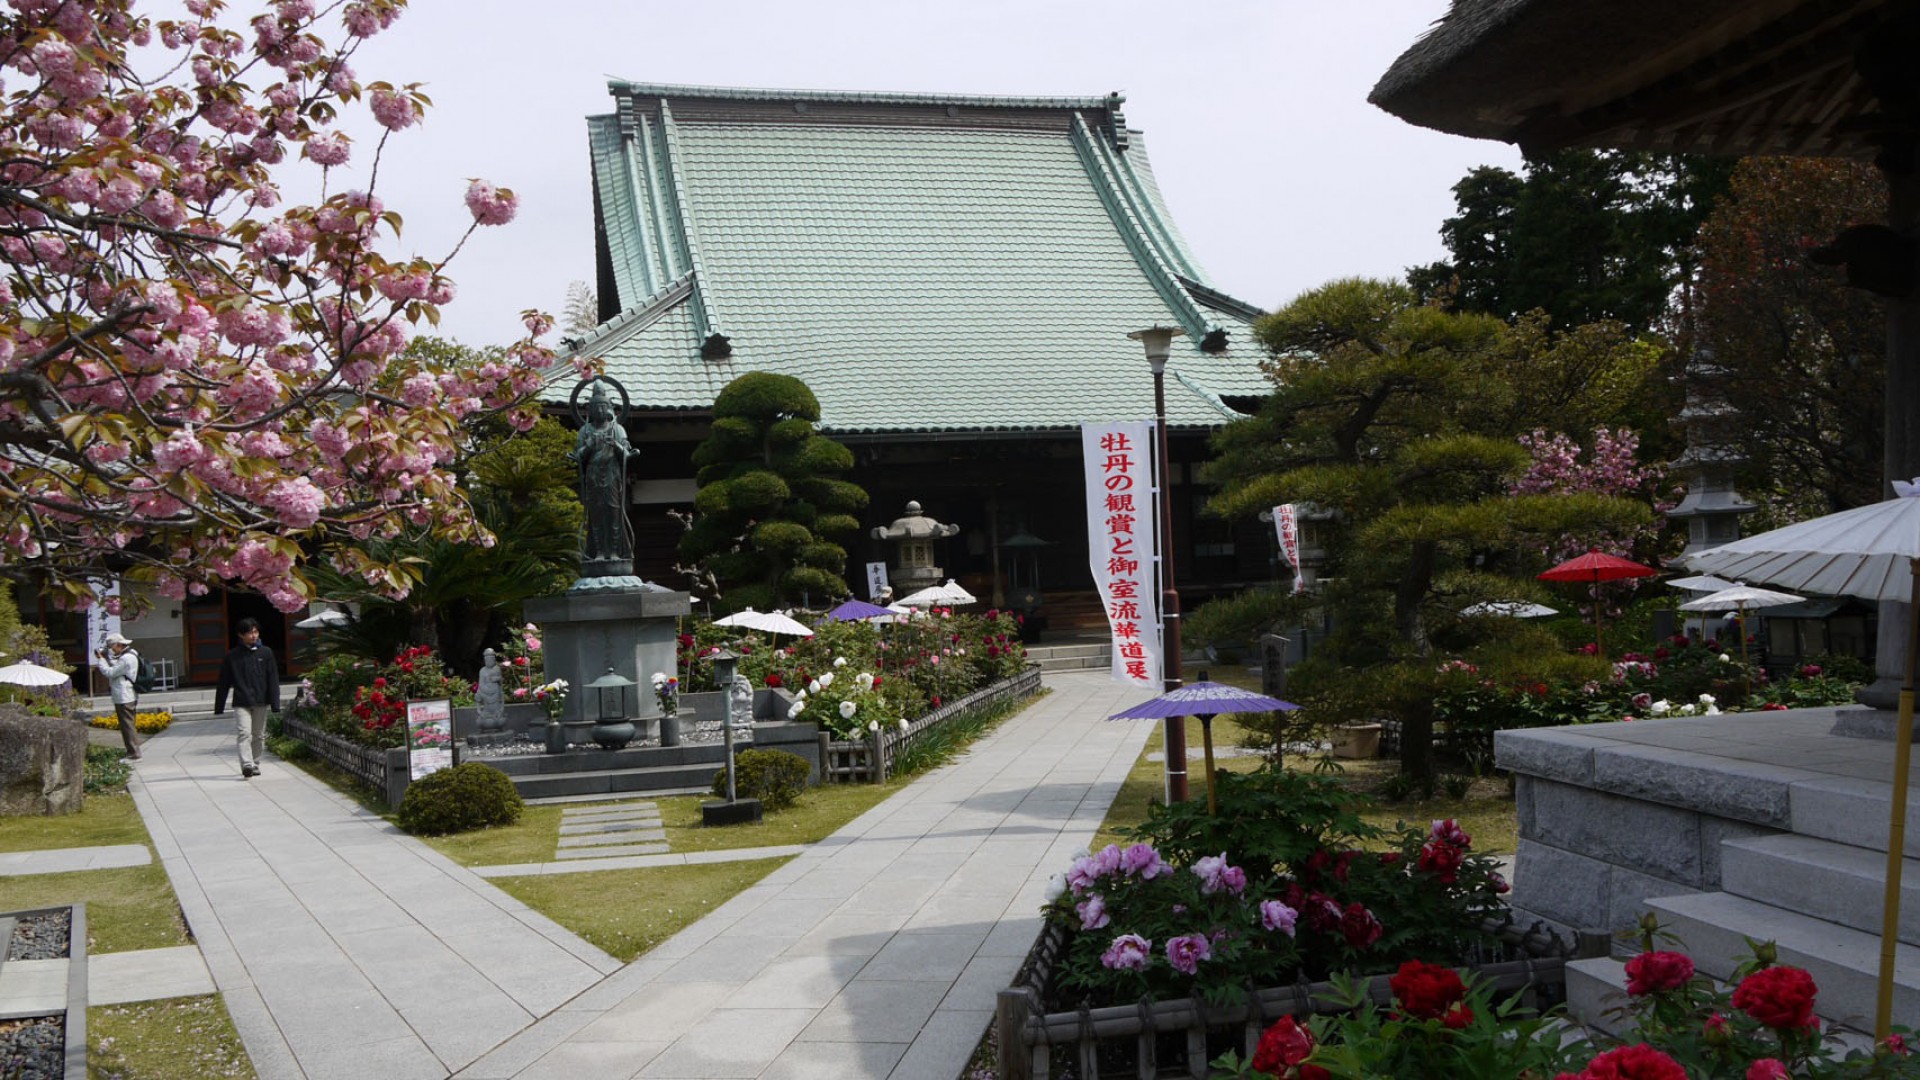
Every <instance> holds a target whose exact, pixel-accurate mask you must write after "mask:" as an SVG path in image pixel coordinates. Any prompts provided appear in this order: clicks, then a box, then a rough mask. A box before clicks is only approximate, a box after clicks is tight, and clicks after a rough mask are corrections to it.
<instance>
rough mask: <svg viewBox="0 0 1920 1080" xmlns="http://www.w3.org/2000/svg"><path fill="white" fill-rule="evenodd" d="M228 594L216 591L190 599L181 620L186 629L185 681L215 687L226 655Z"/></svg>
mask: <svg viewBox="0 0 1920 1080" xmlns="http://www.w3.org/2000/svg"><path fill="white" fill-rule="evenodd" d="M226 599H227V597H226V593H224V592H213V593H210V594H208V595H206V596H196V597H193V598H192V599H190V600H188V601H187V603H186V608H185V610H184V611H183V612H182V613H181V617H182V618H183V619H184V620H185V621H186V624H187V626H186V630H187V671H186V681H187V682H188V683H190V684H192V685H195V686H212V685H213V684H214V683H216V682H218V681H219V679H220V661H221V659H222V658H224V657H225V656H226V655H227V604H226Z"/></svg>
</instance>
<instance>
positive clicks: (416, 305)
mask: <svg viewBox="0 0 1920 1080" xmlns="http://www.w3.org/2000/svg"><path fill="white" fill-rule="evenodd" d="M405 4H406V0H333V2H326V0H278V2H275V3H270V4H266V5H264V10H262V11H261V12H260V13H259V14H256V15H253V16H252V17H251V18H244V17H242V16H238V15H233V14H230V13H229V11H228V9H227V5H226V4H225V3H224V2H222V0H182V2H181V3H180V5H179V6H178V7H177V8H173V7H170V8H169V10H170V11H175V12H180V13H181V15H182V17H179V18H159V17H154V16H151V15H148V14H145V13H142V12H140V11H137V10H136V7H137V6H139V5H138V4H137V3H136V0H7V3H6V7H5V9H4V10H0V143H4V149H0V573H5V574H7V575H9V576H11V577H13V578H15V579H19V580H33V581H37V582H39V583H40V584H41V585H42V586H43V587H45V588H47V589H48V590H49V592H50V593H51V594H52V595H53V596H54V597H55V599H56V600H63V601H65V602H67V603H71V604H73V605H75V606H80V607H84V606H87V605H88V604H90V603H92V602H93V599H94V598H93V592H92V590H93V586H92V585H91V584H90V583H89V582H90V579H95V580H97V579H98V578H100V577H101V576H102V575H103V574H113V573H119V574H122V575H124V576H126V577H127V578H129V579H132V580H135V581H142V582H145V583H146V584H148V585H149V586H150V587H151V588H152V589H153V590H154V591H156V592H158V593H159V594H161V595H164V596H170V597H174V598H180V597H182V596H184V595H186V594H187V593H190V592H204V591H205V590H207V589H208V588H210V587H214V586H217V585H219V584H221V583H231V584H238V585H240V586H242V587H246V588H251V589H254V590H257V591H259V592H260V593H262V594H263V595H265V596H266V597H267V598H268V599H269V600H271V601H272V603H273V604H274V605H275V606H276V607H278V608H279V609H281V610H283V611H290V610H295V609H298V608H299V607H300V606H302V605H303V604H305V603H306V602H307V600H308V599H309V598H310V597H311V595H312V586H311V585H310V584H309V583H308V580H307V577H306V574H305V572H304V568H305V567H307V566H309V565H311V563H312V561H313V560H325V561H326V563H327V564H328V565H330V566H332V567H333V568H335V569H337V570H340V571H342V572H345V573H349V574H352V575H354V576H355V577H357V578H360V579H363V580H365V581H367V582H369V583H371V584H373V585H376V586H377V587H379V588H381V589H382V590H384V591H386V592H387V593H388V594H389V595H395V596H403V595H405V593H406V592H407V591H408V589H409V588H410V587H411V584H412V582H413V581H414V580H415V574H414V572H413V571H412V570H411V569H410V568H409V566H408V565H407V564H406V563H404V562H399V561H383V560H382V559H381V558H379V557H377V556H375V555H372V554H369V551H370V550H377V548H368V547H362V546H361V543H362V542H365V541H369V540H383V539H392V538H394V537H397V536H399V535H401V534H403V533H405V532H408V531H412V532H414V533H423V534H427V535H431V536H433V537H435V538H438V539H443V540H451V541H457V542H469V543H477V544H486V543H489V542H490V540H491V538H490V536H489V535H488V534H487V532H486V530H485V529H484V528H482V527H480V526H479V525H478V524H476V522H475V520H474V516H473V514H472V512H471V510H470V508H469V507H468V505H467V503H466V500H465V499H464V498H463V496H462V495H461V493H460V491H459V490H458V489H457V488H456V487H455V485H454V482H453V477H452V474H451V472H450V471H449V469H448V465H449V463H451V462H452V461H454V460H455V459H456V458H457V457H458V455H459V453H460V452H461V449H462V447H463V446H464V445H465V444H466V442H467V440H468V435H467V428H466V426H465V423H464V422H466V421H468V420H470V419H472V418H474V417H476V416H480V415H487V414H496V413H497V414H501V415H503V416H505V417H507V418H509V419H510V420H511V422H513V423H514V424H515V426H517V427H520V428H523V429H524V428H525V427H526V426H529V425H531V424H532V423H533V421H534V420H535V418H536V416H537V406H536V402H535V400H534V395H535V394H536V392H537V391H538V389H539V387H540V385H541V383H542V381H543V379H544V378H545V377H546V371H547V369H549V368H550V367H551V366H552V364H553V363H554V356H553V354H552V353H551V352H550V351H549V350H547V349H546V348H544V347H543V346H541V345H540V344H539V343H538V338H539V337H540V336H541V335H543V334H544V333H546V332H547V331H548V330H549V329H551V320H549V319H548V318H547V317H546V316H544V315H541V314H539V313H536V312H528V313H527V316H526V327H527V331H528V334H527V336H526V338H524V339H523V340H521V341H520V342H517V343H515V344H513V345H511V346H509V347H508V348H506V349H505V350H504V351H503V353H502V354H501V356H500V358H498V359H493V360H490V361H489V362H486V363H482V364H479V365H465V366H463V365H460V364H457V363H449V362H446V361H444V360H440V359H436V358H435V357H436V354H435V353H433V352H430V351H422V352H417V353H413V354H409V353H407V352H405V347H406V345H407V342H408V340H409V336H410V333H411V330H412V328H413V327H414V326H415V325H417V324H418V323H420V322H421V321H422V320H424V321H425V322H426V323H427V324H429V325H432V324H437V322H438V319H439V306H440V305H442V304H445V303H447V302H448V301H450V300H452V299H453V296H454V284H453V281H452V280H451V279H450V278H449V277H447V275H446V268H447V264H448V262H449V260H450V259H451V258H452V256H453V255H454V254H455V253H457V252H458V250H459V247H460V245H461V244H464V243H465V240H466V236H463V237H462V238H461V240H460V243H459V244H456V245H454V247H453V250H452V251H449V252H447V253H445V254H444V255H443V256H439V257H424V256H418V255H404V256H403V255H399V254H389V253H386V252H383V250H382V247H381V245H382V244H389V245H390V244H392V243H393V242H394V241H396V240H397V239H398V237H399V234H400V228H401V218H400V216H399V214H397V213H396V212H394V211H392V210H390V209H388V208H387V207H386V206H384V205H383V204H382V202H381V200H380V198H379V197H378V195H377V194H376V193H375V183H374V181H375V179H376V178H377V175H378V169H379V164H380V152H381V150H382V148H383V147H384V146H385V144H386V140H387V139H388V138H389V137H391V136H392V135H393V134H395V133H397V132H400V131H402V130H403V129H405V128H408V127H411V126H413V125H415V124H417V123H419V122H421V120H422V119H423V117H424V115H425V109H426V107H427V106H428V104H429V102H428V100H427V98H426V97H425V95H423V94H422V93H420V91H419V89H418V88H417V87H415V86H395V85H392V84H389V83H384V82H368V83H362V82H361V81H360V79H359V77H358V76H357V75H356V74H355V72H354V70H353V67H352V63H351V61H352V59H353V56H354V54H355V52H356V50H357V49H358V48H359V47H360V45H361V44H362V43H363V42H365V41H366V40H367V39H368V38H370V37H372V36H373V35H375V34H377V33H380V32H381V31H384V30H386V29H387V28H388V27H390V26H391V25H392V23H393V22H394V20H395V18H396V17H397V16H399V15H400V14H401V12H402V10H403V9H404V7H405ZM363 109H364V110H369V111H370V112H371V114H372V117H373V119H374V120H375V121H377V123H378V126H379V131H380V134H379V137H378V141H377V142H375V143H374V145H371V146H367V145H362V144H361V143H358V142H356V141H355V140H354V139H353V138H352V137H351V136H350V135H349V134H348V133H347V132H346V131H344V130H341V126H340V124H339V121H340V120H341V118H342V117H343V116H345V115H348V114H349V113H350V112H351V111H352V110H363ZM369 141H370V140H369ZM309 169H311V170H319V176H318V177H317V180H318V183H317V184H315V185H312V186H314V187H315V188H316V189H317V190H318V192H319V194H318V196H317V198H315V199H314V200H312V201H311V202H309V203H306V204H301V205H287V204H284V203H283V199H282V193H281V188H280V185H279V183H278V182H277V180H276V170H281V171H283V173H284V171H287V170H309ZM302 186H303V187H304V186H306V185H305V184H304V183H303V185H302ZM466 204H467V207H468V209H469V210H470V211H471V213H472V216H473V226H472V228H478V227H480V226H489V225H503V224H505V223H507V222H508V221H510V220H512V218H513V216H514V211H515V207H516V199H515V196H514V194H513V192H511V191H509V190H507V189H506V188H501V187H495V186H493V185H492V184H489V183H487V182H485V181H482V180H474V181H472V182H471V183H470V186H469V187H468V188H467V191H466ZM472 228H470V229H469V230H468V233H467V234H466V235H467V236H470V235H472ZM439 355H440V356H444V355H445V354H444V353H443V354H439ZM124 592H126V593H127V594H128V595H129V598H130V603H131V602H137V601H131V598H132V597H137V596H138V595H139V592H138V590H124ZM105 602H106V603H109V604H118V603H120V601H116V600H111V599H109V600H106V601H105Z"/></svg>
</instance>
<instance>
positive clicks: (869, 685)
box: [853, 671, 873, 690]
mask: <svg viewBox="0 0 1920 1080" xmlns="http://www.w3.org/2000/svg"><path fill="white" fill-rule="evenodd" d="M853 681H854V682H855V683H858V684H859V686H860V689H862V690H871V689H873V672H871V671H863V672H861V673H860V674H858V675H856V676H854V678H853Z"/></svg>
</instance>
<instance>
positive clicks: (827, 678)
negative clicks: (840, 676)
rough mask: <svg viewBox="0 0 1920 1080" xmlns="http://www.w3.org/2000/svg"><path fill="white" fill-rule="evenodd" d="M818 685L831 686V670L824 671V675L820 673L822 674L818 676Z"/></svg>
mask: <svg viewBox="0 0 1920 1080" xmlns="http://www.w3.org/2000/svg"><path fill="white" fill-rule="evenodd" d="M820 685H821V686H832V685H833V672H831V671H829V672H827V673H826V674H825V675H822V676H820Z"/></svg>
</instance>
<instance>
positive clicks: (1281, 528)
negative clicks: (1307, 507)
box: [1273, 503, 1307, 593]
mask: <svg viewBox="0 0 1920 1080" xmlns="http://www.w3.org/2000/svg"><path fill="white" fill-rule="evenodd" d="M1273 527H1274V530H1275V531H1277V532H1278V533H1279V534H1280V554H1282V555H1284V556H1286V558H1287V565H1288V566H1291V567H1293V591H1294V592H1296V593H1298V592H1305V591H1306V588H1307V578H1306V575H1305V574H1303V573H1301V572H1300V519H1299V515H1298V514H1297V512H1296V508H1295V506H1294V504H1293V503H1281V504H1280V505H1279V506H1276V507H1274V508H1273Z"/></svg>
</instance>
